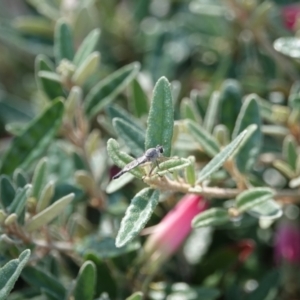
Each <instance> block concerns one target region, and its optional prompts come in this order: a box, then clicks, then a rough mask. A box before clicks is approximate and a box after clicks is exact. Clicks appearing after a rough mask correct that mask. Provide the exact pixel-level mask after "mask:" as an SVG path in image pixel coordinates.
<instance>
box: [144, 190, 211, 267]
mask: <svg viewBox="0 0 300 300" xmlns="http://www.w3.org/2000/svg"><path fill="white" fill-rule="evenodd" d="M207 208H208V203H207V202H206V201H205V200H204V199H203V197H202V196H199V195H194V194H188V195H186V196H184V197H183V198H182V199H181V200H180V201H179V202H178V204H177V205H176V206H175V207H174V208H173V209H172V210H171V211H170V212H169V213H168V214H167V215H166V216H165V217H164V218H163V219H162V220H161V222H160V223H159V224H158V225H157V226H155V229H154V232H153V233H152V234H151V236H150V237H149V238H148V240H147V241H146V243H145V245H144V247H145V254H146V255H150V256H151V261H152V262H153V260H156V261H157V262H158V263H159V262H161V261H164V260H165V259H166V258H168V257H170V256H171V255H172V254H173V253H174V252H176V250H177V249H178V248H179V247H180V245H181V244H182V243H183V242H184V240H185V239H186V237H187V236H188V235H189V233H190V231H191V229H192V228H191V221H192V219H193V218H194V217H195V216H196V215H197V214H199V213H200V212H202V211H204V210H206V209H207Z"/></svg>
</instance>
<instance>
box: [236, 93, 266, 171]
mask: <svg viewBox="0 0 300 300" xmlns="http://www.w3.org/2000/svg"><path fill="white" fill-rule="evenodd" d="M252 124H255V125H257V129H256V130H255V132H253V134H252V135H251V137H249V139H248V140H247V141H246V142H245V143H244V144H243V146H242V147H241V150H240V152H239V153H238V154H237V156H236V164H237V167H238V169H239V170H240V172H242V173H246V172H247V171H250V170H251V169H252V167H253V165H254V163H255V161H256V158H257V156H258V155H259V152H260V148H261V143H262V133H261V116H260V110H259V105H258V101H257V96H256V95H255V94H252V95H249V96H247V98H246V99H245V101H244V103H243V106H242V108H241V111H240V113H239V116H238V119H237V121H236V124H235V128H234V131H233V134H232V137H233V138H235V137H236V136H237V135H238V134H239V133H240V132H242V131H243V130H244V129H246V128H247V127H248V126H250V125H252Z"/></svg>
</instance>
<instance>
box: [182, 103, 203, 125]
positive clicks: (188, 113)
mask: <svg viewBox="0 0 300 300" xmlns="http://www.w3.org/2000/svg"><path fill="white" fill-rule="evenodd" d="M180 116H181V119H189V120H192V121H194V122H196V123H199V124H200V123H202V119H201V116H200V115H199V113H198V111H197V109H196V107H195V105H194V103H193V101H192V100H191V99H190V98H183V99H182V101H181V103H180Z"/></svg>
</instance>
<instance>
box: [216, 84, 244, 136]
mask: <svg viewBox="0 0 300 300" xmlns="http://www.w3.org/2000/svg"><path fill="white" fill-rule="evenodd" d="M242 96H243V95H242V88H241V85H240V83H239V82H238V81H237V80H234V79H227V80H225V81H224V82H223V84H222V87H221V90H220V100H219V103H220V123H221V124H224V125H225V126H226V127H227V128H228V130H229V132H230V133H232V132H233V129H234V125H235V122H236V119H237V117H238V115H239V112H240V109H241V107H242Z"/></svg>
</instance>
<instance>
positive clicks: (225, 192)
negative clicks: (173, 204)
mask: <svg viewBox="0 0 300 300" xmlns="http://www.w3.org/2000/svg"><path fill="white" fill-rule="evenodd" d="M144 182H145V183H147V184H149V185H150V186H152V187H154V188H158V189H160V190H168V191H173V192H182V193H193V194H199V195H203V196H204V197H206V198H216V199H231V198H235V197H237V196H238V195H239V194H240V193H241V192H242V191H243V190H240V189H226V188H219V187H207V186H200V185H196V186H194V187H193V186H191V185H189V184H188V183H182V182H177V181H174V180H170V179H169V178H167V177H164V178H163V179H160V178H151V177H150V178H149V177H145V178H144ZM273 191H274V199H276V200H277V201H279V202H282V203H295V202H300V191H299V190H288V189H286V190H275V189H274V190H273Z"/></svg>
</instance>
